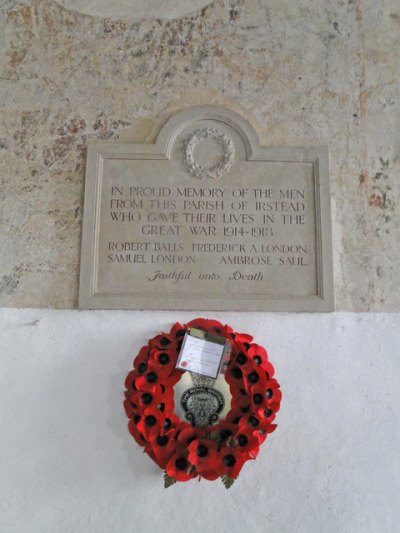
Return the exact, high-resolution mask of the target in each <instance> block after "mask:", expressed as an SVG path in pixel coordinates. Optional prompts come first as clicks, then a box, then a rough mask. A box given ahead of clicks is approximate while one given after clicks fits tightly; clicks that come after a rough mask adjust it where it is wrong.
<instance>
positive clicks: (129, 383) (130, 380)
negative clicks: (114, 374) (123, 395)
mask: <svg viewBox="0 0 400 533" xmlns="http://www.w3.org/2000/svg"><path fill="white" fill-rule="evenodd" d="M138 376H139V374H138V373H137V371H136V370H131V371H130V372H129V374H128V375H127V376H126V378H125V388H126V389H128V391H135V390H137V389H136V385H135V380H136V378H137V377H138Z"/></svg>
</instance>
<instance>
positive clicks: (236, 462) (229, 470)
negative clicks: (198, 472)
mask: <svg viewBox="0 0 400 533" xmlns="http://www.w3.org/2000/svg"><path fill="white" fill-rule="evenodd" d="M248 459H250V456H249V454H248V453H247V452H242V451H241V450H240V449H239V448H235V447H233V446H223V447H222V448H221V450H220V452H219V454H218V456H217V469H218V471H219V472H221V475H225V476H228V477H230V478H232V479H236V478H237V477H238V475H239V473H240V471H241V469H242V467H243V465H244V463H245V462H246V461H247V460H248Z"/></svg>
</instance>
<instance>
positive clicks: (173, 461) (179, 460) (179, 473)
mask: <svg viewBox="0 0 400 533" xmlns="http://www.w3.org/2000/svg"><path fill="white" fill-rule="evenodd" d="M165 471H166V473H167V474H168V475H169V476H170V477H172V478H174V479H176V481H189V479H193V478H194V477H196V476H197V472H196V469H195V468H194V466H193V465H191V464H190V463H189V461H188V458H187V452H186V451H185V450H182V449H179V450H177V451H176V452H175V453H174V455H172V456H171V458H170V459H169V461H168V463H167V466H166V468H165Z"/></svg>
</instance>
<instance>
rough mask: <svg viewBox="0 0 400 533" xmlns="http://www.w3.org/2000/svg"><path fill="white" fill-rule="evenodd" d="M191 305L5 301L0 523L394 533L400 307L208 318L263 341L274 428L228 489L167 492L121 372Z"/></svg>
mask: <svg viewBox="0 0 400 533" xmlns="http://www.w3.org/2000/svg"><path fill="white" fill-rule="evenodd" d="M194 316H197V315H194V314H192V313H165V312H122V311H115V312H113V311H104V312H102V311H95V312H87V311H85V312H78V311H49V310H38V309H36V310H15V309H9V310H7V309H3V310H1V311H0V328H1V333H0V336H1V346H0V351H1V368H0V391H1V394H0V402H1V405H0V413H1V416H0V449H1V459H0V465H1V466H0V468H1V484H0V502H1V505H0V531H1V532H2V533H3V532H4V533H27V532H29V533H47V532H49V533H64V532H67V531H68V532H73V533H91V532H93V533H114V532H115V533H120V532H126V533H129V532H132V533H160V532H161V533H174V532H179V533H180V532H184V531H192V532H193V533H203V532H208V531H220V532H221V533H222V532H224V533H225V532H227V533H228V532H229V533H242V532H244V531H253V532H255V533H294V532H305V533H321V532H324V533H331V532H332V533H333V532H343V533H377V532H379V533H395V532H396V531H398V521H399V518H400V514H399V505H398V493H399V479H400V455H399V453H398V451H399V440H400V425H399V416H398V404H399V397H400V367H399V364H398V357H399V352H400V340H399V334H398V332H399V331H400V315H395V314H379V315H377V314H346V313H339V314H325V315H321V314H263V313H246V314H244V313H224V314H218V313H214V314H213V315H210V314H203V316H207V317H209V318H211V317H216V318H220V319H221V320H224V321H226V322H228V323H229V324H231V325H232V326H233V327H234V328H235V329H237V330H240V331H244V332H248V333H251V334H253V335H254V337H255V338H256V340H257V342H259V343H260V344H263V345H264V346H266V347H267V348H268V349H269V354H270V358H271V360H272V361H273V363H274V365H275V367H276V375H277V377H278V379H279V381H280V382H281V386H282V391H283V400H282V408H281V411H280V413H279V416H278V418H277V422H278V428H277V430H276V432H275V433H273V434H272V435H270V437H269V438H268V440H267V442H266V443H265V444H264V446H263V447H262V449H261V452H260V455H259V457H258V459H257V461H254V462H252V463H251V464H250V463H247V464H246V465H245V467H244V469H243V470H242V473H241V476H240V478H239V480H238V481H237V482H236V483H235V484H234V486H233V487H232V488H231V489H230V490H229V491H227V490H226V489H225V488H224V486H223V485H222V483H220V482H219V481H217V482H206V481H202V482H200V483H198V482H196V481H193V482H189V483H186V484H182V485H174V486H173V487H171V488H169V489H167V490H165V489H164V488H163V480H162V471H161V470H159V469H158V467H157V466H156V465H154V463H153V462H152V461H151V460H150V459H149V458H148V457H147V456H146V455H144V454H143V453H142V450H141V449H140V448H139V447H138V446H137V445H136V443H135V442H134V441H133V440H132V438H131V436H130V435H129V433H128V431H127V428H126V425H127V419H126V417H125V414H124V411H123V407H122V401H123V390H124V385H123V383H124V378H125V375H126V373H127V372H128V370H129V369H130V367H131V364H132V359H133V357H134V355H135V354H136V353H137V351H138V349H139V348H140V346H141V345H142V344H144V343H146V342H147V340H148V338H150V337H152V336H153V335H154V334H156V333H157V332H158V331H159V330H161V329H163V328H164V329H169V328H170V326H171V325H172V323H173V321H174V320H180V321H188V320H189V319H190V318H193V317H194ZM200 316H201V315H200Z"/></svg>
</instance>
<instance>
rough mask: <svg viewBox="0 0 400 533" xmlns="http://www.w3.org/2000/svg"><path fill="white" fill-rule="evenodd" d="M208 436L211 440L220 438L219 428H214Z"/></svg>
mask: <svg viewBox="0 0 400 533" xmlns="http://www.w3.org/2000/svg"><path fill="white" fill-rule="evenodd" d="M208 438H209V439H210V440H219V431H218V429H213V430H212V431H211V432H210V433H209V435H208Z"/></svg>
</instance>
